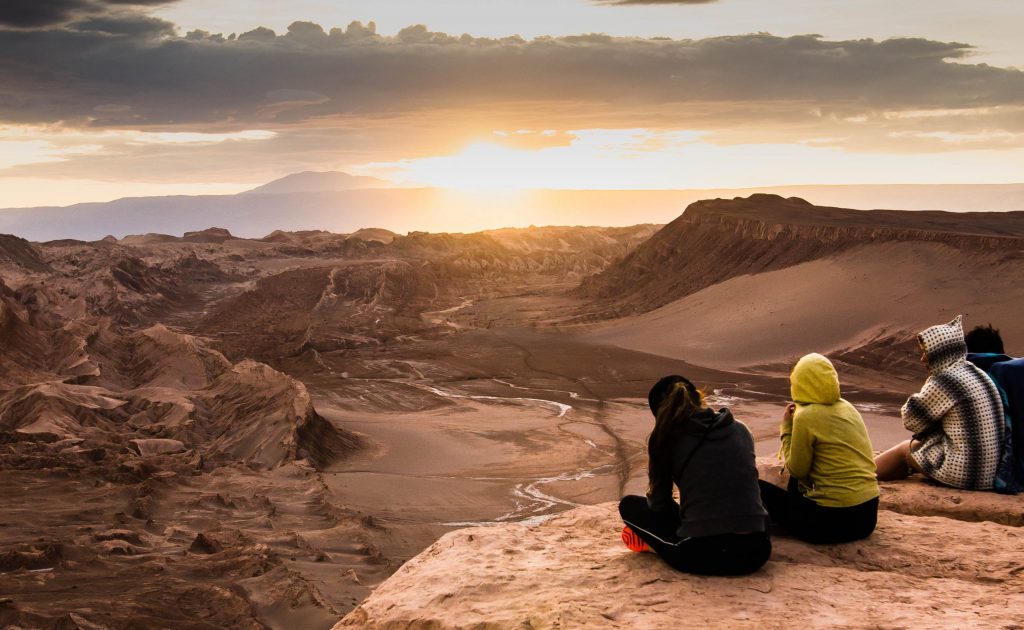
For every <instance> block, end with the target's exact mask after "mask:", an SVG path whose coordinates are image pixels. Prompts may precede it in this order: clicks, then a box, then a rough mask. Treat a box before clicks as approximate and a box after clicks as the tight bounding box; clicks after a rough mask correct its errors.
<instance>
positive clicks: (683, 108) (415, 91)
mask: <svg viewBox="0 0 1024 630" xmlns="http://www.w3.org/2000/svg"><path fill="white" fill-rule="evenodd" d="M0 49H3V50H5V51H6V54H5V59H3V60H2V61H0V85H2V86H3V88H2V89H0V121H4V122H9V123H18V122H21V123H47V122H55V121H65V122H67V123H69V124H77V125H86V124H87V125H94V126H121V127H146V126H167V125H172V126H174V125H185V126H189V125H191V126H195V125H212V126H218V125H220V126H224V127H231V128H244V127H248V126H252V125H254V124H261V125H263V124H273V123H280V124H295V123H300V122H303V121H312V120H321V121H322V120H325V119H330V118H344V117H350V116H366V115H373V116H381V115H389V114H390V115H399V114H407V113H410V112H417V111H432V110H440V109H472V108H498V109H499V110H502V111H504V110H509V111H511V110H514V109H516V108H529V109H532V110H533V111H534V112H535V113H538V114H539V117H540V118H543V115H544V112H545V111H547V112H550V113H551V115H552V116H556V115H558V114H557V113H558V112H559V111H560V110H567V111H572V112H574V115H577V116H587V115H594V116H598V117H600V116H604V117H605V119H606V120H607V119H614V118H616V117H622V118H631V117H636V118H639V117H643V116H649V117H651V119H652V120H656V121H658V122H659V123H662V124H668V125H673V124H674V123H673V119H678V120H677V121H676V122H677V123H681V122H686V123H687V124H689V122H691V121H692V120H691V119H694V118H702V117H703V118H709V117H715V116H716V115H717V116H718V117H719V118H721V119H727V118H729V117H734V116H740V117H742V116H747V117H748V118H750V119H753V120H759V119H761V120H763V119H765V118H771V117H772V116H775V115H782V116H798V117H802V118H805V119H807V118H809V117H810V118H816V117H817V118H820V117H822V116H837V115H842V116H853V115H856V114H858V113H860V114H869V113H875V112H879V111H889V110H903V109H915V110H928V109H936V108H939V109H959V108H968V107H970V108H977V107H994V106H1001V105H1021V104H1024V72H1022V71H1020V70H1017V69H1013V68H999V67H993V66H988V65H984V64H970V63H969V56H970V54H971V47H970V46H968V45H966V44H961V43H955V42H939V41H932V40H926V39H911V38H906V39H890V40H885V41H875V40H871V39H864V40H854V41H830V40H826V39H823V38H821V37H819V36H813V35H804V36H795V37H776V36H773V35H768V34H763V33H762V34H750V35H739V36H731V37H714V38H708V39H700V40H668V39H638V38H614V37H609V36H607V35H582V36H570V37H539V38H536V39H533V40H529V41H527V40H523V39H521V38H518V37H510V38H504V39H485V38H473V37H470V36H467V35H463V36H452V35H448V34H445V33H436V32H431V31H429V30H428V29H426V28H425V27H423V26H412V27H409V28H406V29H403V30H402V31H400V32H399V33H398V34H397V35H395V36H393V37H384V36H380V35H378V34H376V32H375V31H374V29H372V28H368V27H367V26H363V25H362V24H358V23H354V24H353V25H350V26H349V27H348V28H347V29H345V30H341V29H331V30H330V31H325V30H324V29H323V28H321V27H320V26H319V25H316V24H312V23H308V22H306V23H301V22H300V23H295V24H293V25H292V26H291V27H290V28H289V30H288V32H287V33H285V34H282V35H278V34H275V33H274V32H273V31H271V30H270V29H265V28H261V29H256V30H255V31H251V32H249V33H244V34H242V35H241V36H239V37H238V38H237V39H230V38H224V37H223V36H217V35H210V34H207V33H202V32H199V31H196V32H192V33H189V34H187V35H186V36H184V37H177V36H174V35H173V29H172V28H171V26H170V25H169V24H168V23H166V22H164V21H162V20H158V19H156V18H149V17H143V16H133V17H130V18H124V17H122V18H116V17H112V16H106V17H98V18H90V19H83V20H80V21H77V22H72V23H70V24H69V25H68V26H67V28H63V29H46V30H6V31H0ZM282 95H284V96H287V95H300V96H298V97H295V98H284V97H283V96H282ZM758 110H762V111H763V112H764V113H763V115H762V114H759V113H758ZM535 122H539V123H540V124H541V125H543V123H542V121H535Z"/></svg>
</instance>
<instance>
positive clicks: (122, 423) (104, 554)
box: [0, 194, 1024, 628]
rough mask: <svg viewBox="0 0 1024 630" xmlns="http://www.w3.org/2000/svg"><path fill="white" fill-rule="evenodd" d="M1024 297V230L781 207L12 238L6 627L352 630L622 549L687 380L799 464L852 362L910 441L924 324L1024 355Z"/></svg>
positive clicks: (4, 453)
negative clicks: (513, 552) (600, 541)
mask: <svg viewBox="0 0 1024 630" xmlns="http://www.w3.org/2000/svg"><path fill="white" fill-rule="evenodd" d="M1021 277H1024V213H1021V212H1012V213H971V214H961V213H942V212H898V211H874V212H865V211H855V210H846V209H840V208H828V207H822V206H814V205H812V204H810V203H808V202H806V201H803V200H801V199H795V198H783V197H779V196H775V195H766V194H757V195H753V196H750V197H748V198H744V199H740V198H737V199H733V200H724V199H720V200H710V201H702V202H698V203H695V204H692V205H691V206H689V207H688V208H687V209H686V211H685V212H683V213H682V215H681V216H680V217H679V218H678V219H676V220H674V221H672V222H671V223H669V224H668V225H666V226H659V225H637V226H632V227H615V228H608V227H542V228H536V227H534V228H522V229H503V230H491V231H486V232H479V233H473V234H445V233H439V234H433V233H423V232H411V233H408V234H405V235H399V234H395V233H392V232H389V231H387V230H384V229H363V230H359V231H356V232H352V233H349V234H336V233H330V232H324V231H315V230H314V231H298V232H288V231H275V232H272V233H270V234H267V235H266V236H265V237H263V238H255V239H252V238H236V237H235V236H233V235H232V234H231V233H230V232H229V231H228V230H225V229H220V228H210V229H206V230H201V231H197V232H189V233H185V234H184V235H183V236H172V235H164V234H142V235H130V236H125V237H123V238H120V239H118V238H114V237H108V238H104V239H102V240H98V241H77V240H58V241H48V242H29V241H26V240H23V239H21V238H18V237H17V236H8V235H3V236H0V328H2V337H0V376H2V381H0V383H2V389H0V496H2V497H3V507H4V510H3V515H2V517H0V519H2V521H3V522H2V525H0V625H12V626H17V627H79V628H90V627H111V628H126V627H169V628H177V627H180V628H217V627H252V628H261V627H272V628H295V627H303V628H330V627H332V626H333V625H334V624H335V623H336V622H338V620H339V619H340V618H341V617H343V616H344V615H346V614H348V613H350V612H351V611H353V610H354V609H356V607H357V605H358V604H359V603H360V602H362V601H363V600H364V599H365V598H366V597H367V596H369V595H370V593H371V592H372V591H373V589H374V588H375V587H376V586H378V585H380V584H381V583H383V582H384V581H385V580H386V579H387V578H389V576H391V575H392V574H394V573H395V572H396V571H397V570H399V568H400V567H402V565H403V564H404V563H406V562H408V561H409V560H410V559H411V558H413V557H414V556H417V554H419V553H420V552H422V551H423V550H425V549H427V548H431V545H432V544H434V543H435V541H437V540H438V539H439V538H441V537H442V536H446V535H448V534H449V532H452V531H453V530H457V529H462V528H465V527H470V526H483V527H486V528H488V529H487V530H486V531H491V532H506V533H507V532H510V531H514V532H517V533H516V535H520V536H523V537H526V538H529V537H531V536H535V537H537V538H538V541H539V542H536V544H538V545H544V544H547V543H545V542H544V541H543V540H541V539H543V538H544V537H545V536H547V535H548V533H550V532H555V533H552V534H551V536H554V537H557V536H558V535H561V534H559V533H557V532H556V529H557V527H558V526H559V525H558V523H559V522H562V521H559V520H558V519H554V520H550V521H549V519H551V518H552V517H553V516H555V515H558V514H560V513H563V512H567V511H572V510H576V509H578V508H581V507H582V506H597V507H587V508H585V509H584V511H583V512H571V514H576V515H580V516H571V515H570V516H565V517H561V518H562V519H563V521H564V520H565V519H569V520H570V521H573V522H574V523H582V524H583V525H586V527H588V528H589V530H588V531H592V532H598V531H601V532H603V531H604V529H607V527H606V525H607V522H608V514H606V512H607V509H608V508H607V506H606V504H607V503H608V502H610V501H614V500H616V499H617V498H618V497H619V496H621V494H623V493H624V492H641V491H642V489H643V487H644V484H645V481H644V480H645V474H646V470H645V468H646V459H645V455H644V443H645V439H646V435H647V433H648V432H649V430H650V414H649V412H648V411H647V407H646V398H645V397H646V392H647V389H648V388H649V387H650V385H651V383H653V382H654V381H655V380H656V379H657V378H659V377H660V376H663V375H665V374H669V373H681V374H685V375H687V376H688V377H690V378H691V379H692V380H694V381H695V382H696V383H698V384H699V385H700V386H701V387H703V388H704V389H705V391H706V392H707V393H708V397H709V403H710V404H712V405H716V406H729V407H730V408H732V409H733V410H734V412H735V413H736V415H737V417H738V418H739V419H741V420H742V421H744V422H745V423H746V424H747V425H748V426H749V427H750V428H751V430H752V432H753V433H754V436H755V439H756V444H757V450H758V454H759V455H760V456H763V457H765V458H768V459H767V460H765V461H770V457H771V456H772V455H773V454H774V453H775V451H776V450H777V426H778V418H779V415H780V414H781V409H782V406H783V403H784V402H785V400H786V398H787V396H788V382H787V379H786V375H787V373H788V368H789V365H791V364H792V362H793V361H794V360H795V359H796V358H798V357H799V356H801V355H802V354H804V353H806V352H812V351H816V352H823V353H825V354H828V355H829V356H830V357H832V358H833V360H834V361H835V362H836V364H837V367H838V369H839V372H840V377H841V379H842V381H843V384H844V392H843V393H844V396H845V397H846V398H848V399H849V400H851V402H853V403H854V404H855V405H857V406H858V408H860V409H861V411H862V413H863V415H864V416H865V419H866V420H867V422H868V424H869V429H870V431H871V436H872V440H873V443H874V446H875V448H876V449H879V450H880V449H883V448H886V447H888V446H889V445H891V444H892V443H894V442H896V441H897V440H899V439H902V438H903V437H904V431H903V429H902V427H901V425H900V422H899V418H898V416H899V406H900V404H901V403H902V401H903V399H904V398H905V397H906V396H907V395H908V394H909V393H912V392H913V391H916V389H917V387H918V386H919V384H920V382H921V381H922V380H923V378H924V372H923V369H922V368H921V366H920V365H919V364H918V363H917V355H916V352H915V345H914V341H913V340H914V334H915V333H916V331H918V330H920V329H921V328H923V327H925V326H927V325H930V324H933V323H939V322H942V321H947V320H949V319H952V317H953V316H955V315H956V314H957V313H963V314H964V316H965V320H966V323H967V325H969V326H970V325H974V324H980V323H989V322H992V323H993V324H995V325H997V326H998V327H1000V328H1001V329H1002V330H1003V335H1004V338H1005V339H1006V340H1007V342H1008V344H1009V348H1008V350H1009V351H1010V352H1011V353H1014V352H1015V351H1016V352H1017V353H1018V354H1019V353H1020V349H1021V348H1022V347H1024V320H1021V318H1020V317H1019V311H1020V306H1021V305H1022V304H1024V287H1021V286H1020V283H1019V282H1017V281H1016V280H1019V278H1021ZM602 505H604V506H605V507H601V506H602ZM894 505H895V504H894ZM900 505H903V504H900ZM915 505H918V506H919V507H916V508H913V509H910V510H909V512H911V514H910V515H908V516H905V517H896V516H891V517H887V518H890V520H891V522H886V523H887V524H886V525H885V530H884V531H885V533H886V535H887V536H896V537H902V536H909V533H910V532H911V531H912V530H913V529H914V527H915V524H914V523H915V522H914V521H912V520H910V521H908V520H906V519H914V518H924V508H921V507H920V503H917V504H915ZM1012 505H1016V504H1011V507H1010V508H1007V507H1006V506H1005V505H1004V504H1000V505H999V506H997V508H995V509H994V511H992V510H990V511H992V512H993V513H994V514H996V515H997V516H993V517H991V519H997V520H998V518H1002V517H1001V516H998V515H1005V514H1007V513H1009V512H1008V510H1010V511H1012V510H1013V509H1016V508H1013V507H1012ZM587 510H590V511H587ZM602 510H604V511H602ZM890 511H891V512H892V514H893V515H895V514H896V513H897V512H898V511H899V510H898V509H896V508H895V507H893V508H892V509H891V510H890ZM905 511H906V510H905ZM927 514H928V516H927V517H928V518H934V519H941V518H943V514H938V515H936V513H935V512H927ZM946 516H948V515H946ZM573 519H576V520H573ZM893 519H895V520H893ZM901 519H903V520H901ZM966 520H972V519H966ZM973 520H986V519H973ZM1004 520H1005V519H1004ZM1011 520H1012V519H1011ZM884 522H885V521H884ZM541 523H543V524H542V525H540V526H539V527H537V528H535V529H530V528H531V527H532V526H534V525H537V524H541ZM929 523H930V525H929V527H932V528H933V529H935V530H937V531H938V530H942V527H941V521H938V520H937V521H936V524H931V523H932V522H931V521H929ZM1020 524H1021V522H1010V523H1006V522H1003V523H1001V525H1000V526H1001V527H1003V528H1004V529H1005V530H1006V531H1007V532H1010V531H1012V532H1013V533H1014V535H1016V532H1017V529H1018V528H1019V526H1020ZM583 525H579V526H581V527H582V526H583ZM979 527H988V525H987V524H983V525H979ZM516 528H526V529H525V530H523V531H522V532H521V531H520V529H516ZM544 528H548V529H544ZM552 528H555V529H552ZM602 528H604V529H602ZM990 530H991V527H989V528H988V529H985V531H984V536H987V537H988V538H986V540H989V539H991V540H992V541H997V540H1002V539H1001V538H999V537H1000V536H1002V535H1004V534H1003V533H1000V532H1003V530H999V531H995V530H991V531H990ZM523 532H525V533H523ZM1004 533H1005V532H1004ZM947 534H948V533H947ZM463 535H464V534H462V533H459V534H451V535H449V536H448V537H446V538H442V542H443V541H445V540H452V538H451V536H463ZM496 535H497V534H495V536H496ZM611 535H612V542H613V543H614V542H615V541H614V532H611ZM595 536H597V534H595ZM947 537H948V538H949V539H950V540H952V539H953V536H952V535H947ZM438 544H440V543H438ZM993 544H996V542H993ZM489 549H490V552H493V554H497V555H500V553H501V551H500V550H501V547H500V546H492V547H490V548H489ZM782 549H783V556H785V557H791V556H797V557H798V558H797V562H798V563H799V562H804V561H805V560H806V562H805V564H808V565H810V566H817V565H820V564H834V563H835V562H836V561H834V560H831V559H828V558H824V559H823V558H821V557H818V556H815V557H814V558H811V559H807V558H804V557H803V556H801V555H800V554H801V553H802V552H800V551H799V550H796V548H795V547H794V548H793V549H790V548H788V547H783V548H782ZM615 551H616V552H618V549H617V548H616V549H615ZM963 551H964V553H968V552H970V551H971V550H970V549H964V550H963ZM595 553H603V552H595ZM865 553H868V554H869V555H870V553H875V552H869V551H866V552H865ZM908 553H909V552H908ZM1002 560H1005V559H1000V561H1002ZM464 561H465V560H464V559H462V560H459V559H456V560H453V562H454V563H456V564H458V563H460V562H464ZM883 561H884V559H880V558H874V559H869V560H865V561H864V562H863V563H862V566H861V565H858V567H859V568H857V569H855V570H853V571H852V573H850V574H843V575H841V576H839V577H838V578H836V579H837V580H840V581H842V580H852V581H856V580H857V579H858V576H859V577H860V578H863V576H862V575H861V573H860V572H867V571H873V570H875V569H877V566H878V564H879V563H882V562H883ZM992 562H996V560H992ZM979 563H980V564H979V565H978V568H977V572H983V571H987V570H988V569H986V568H985V567H987V566H988V565H985V566H982V565H983V564H984V563H983V562H981V561H979ZM410 565H412V568H410V569H408V570H405V569H403V574H402V575H406V574H407V573H408V571H414V570H420V568H422V566H423V563H422V562H421V561H420V559H419V558H417V560H416V561H415V564H414V563H410ZM448 566H449V569H450V567H451V566H454V565H448ZM972 567H973V565H972ZM974 570H975V568H971V567H968V568H966V569H964V570H963V572H969V571H974ZM1000 570H1002V569H1000ZM1009 570H1010V569H1007V571H1009ZM430 571H433V569H431V570H430ZM430 571H427V572H426V573H424V575H428V576H430V577H429V579H431V580H435V581H436V580H438V579H440V578H439V577H438V575H437V574H436V573H430ZM1011 574H1012V575H1011V577H1012V580H1011V581H1013V580H1018V578H1019V570H1018V571H1017V572H1011ZM402 575H400V576H399V577H402ZM403 579H404V578H403ZM658 579H664V578H663V577H662V578H658ZM871 579H880V576H874V577H873V578H871ZM1007 579H1010V578H1007ZM1016 583H1017V582H1015V581H1013V584H1016ZM879 584H881V582H879ZM391 588H399V587H391ZM808 588H813V586H810V587H808ZM879 588H881V587H880V586H879ZM921 588H926V587H925V586H921ZM972 588H974V587H973V586H972V587H970V588H967V587H965V589H966V590H965V591H964V592H965V593H967V592H968V591H970V592H971V593H974V592H975V591H977V592H978V593H979V595H978V597H979V598H981V597H982V595H984V593H982V592H981V591H980V590H979V589H974V590H971V589H972ZM656 595H657V594H656ZM657 596H661V595H657ZM795 596H796V595H794V597H795ZM371 602H372V600H371ZM843 605H848V603H844V604H843ZM984 605H985V604H978V606H984ZM361 610H362V611H363V612H362V613H359V614H369V613H368V612H367V611H370V612H372V611H373V610H376V609H373V607H372V605H371V607H370V608H363V609H361ZM969 612H970V611H969ZM969 612H968V613H965V614H969ZM630 614H632V613H630ZM737 614H739V613H737ZM368 618H369V617H367V619H368ZM630 618H631V617H629V615H625V616H623V617H621V619H620V621H621V622H622V623H623V624H625V626H624V627H626V626H628V623H627V622H628V620H629V619H630ZM966 618H967V617H963V619H966ZM350 619H356V618H355V617H352V618H350ZM606 619H607V618H606ZM951 619H953V617H951ZM963 619H962V618H961V617H956V618H955V620H956V621H958V622H959V621H962V620H963ZM355 623H358V619H356V620H355V621H351V622H350V625H352V624H355ZM384 623H385V621H381V624H384ZM396 623H397V622H396ZM517 623H518V622H517ZM541 625H542V626H543V624H541ZM353 627H358V626H353Z"/></svg>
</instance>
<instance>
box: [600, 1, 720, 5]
mask: <svg viewBox="0 0 1024 630" xmlns="http://www.w3.org/2000/svg"><path fill="white" fill-rule="evenodd" d="M591 2H593V3H594V4H612V5H628V4H711V3H712V2H718V0H591Z"/></svg>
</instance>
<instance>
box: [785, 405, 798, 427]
mask: <svg viewBox="0 0 1024 630" xmlns="http://www.w3.org/2000/svg"><path fill="white" fill-rule="evenodd" d="M794 413H796V403H789V404H788V405H786V411H784V412H783V414H782V421H783V422H784V423H789V422H793V414H794Z"/></svg>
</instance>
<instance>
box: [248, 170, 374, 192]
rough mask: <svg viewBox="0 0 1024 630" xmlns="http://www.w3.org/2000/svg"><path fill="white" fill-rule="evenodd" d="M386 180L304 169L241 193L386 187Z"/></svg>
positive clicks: (329, 190) (327, 190) (336, 190)
mask: <svg viewBox="0 0 1024 630" xmlns="http://www.w3.org/2000/svg"><path fill="white" fill-rule="evenodd" d="M388 185H389V184H388V182H386V181H384V180H382V179H377V178H376V177H360V176H357V175H349V174H348V173H342V172H340V171H304V172H302V173H293V174H291V175H286V176H285V177H282V178H280V179H275V180H274V181H272V182H270V183H268V184H263V185H262V186H258V187H256V188H253V189H252V190H247V191H245V192H243V193H241V194H243V195H277V194H283V193H306V192H338V191H342V190H358V189H363V188H387V187H388Z"/></svg>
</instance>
